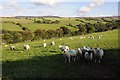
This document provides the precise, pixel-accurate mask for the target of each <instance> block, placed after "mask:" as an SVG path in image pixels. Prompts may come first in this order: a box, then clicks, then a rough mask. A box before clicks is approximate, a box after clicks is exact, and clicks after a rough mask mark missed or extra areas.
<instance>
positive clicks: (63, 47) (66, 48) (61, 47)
mask: <svg viewBox="0 0 120 80" xmlns="http://www.w3.org/2000/svg"><path fill="white" fill-rule="evenodd" d="M59 48H60V49H61V50H62V51H65V50H69V47H68V46H61V45H59Z"/></svg>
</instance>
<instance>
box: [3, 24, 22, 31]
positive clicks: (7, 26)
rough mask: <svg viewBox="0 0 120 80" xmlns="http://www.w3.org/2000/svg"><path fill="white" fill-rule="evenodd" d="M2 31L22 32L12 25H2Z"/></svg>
mask: <svg viewBox="0 0 120 80" xmlns="http://www.w3.org/2000/svg"><path fill="white" fill-rule="evenodd" d="M2 29H6V30H10V31H22V28H20V27H19V26H17V25H15V24H12V23H2Z"/></svg>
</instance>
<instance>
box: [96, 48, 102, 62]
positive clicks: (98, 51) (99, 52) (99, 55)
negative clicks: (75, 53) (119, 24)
mask: <svg viewBox="0 0 120 80" xmlns="http://www.w3.org/2000/svg"><path fill="white" fill-rule="evenodd" d="M103 55H104V51H103V50H102V49H101V48H95V49H94V59H95V62H97V61H98V62H99V63H100V61H101V59H102V57H103Z"/></svg>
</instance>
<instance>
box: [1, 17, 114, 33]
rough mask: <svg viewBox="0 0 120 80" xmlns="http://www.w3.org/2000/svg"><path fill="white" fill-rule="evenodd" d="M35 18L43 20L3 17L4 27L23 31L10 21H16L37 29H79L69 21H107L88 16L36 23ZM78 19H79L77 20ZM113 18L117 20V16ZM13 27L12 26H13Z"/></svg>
mask: <svg viewBox="0 0 120 80" xmlns="http://www.w3.org/2000/svg"><path fill="white" fill-rule="evenodd" d="M34 19H35V20H40V21H42V18H14V17H13V18H2V28H3V29H6V30H12V31H14V30H15V31H16V30H17V31H21V28H20V27H19V26H17V25H16V24H13V23H10V22H15V23H20V24H22V26H23V27H27V28H28V29H29V30H32V31H35V30H36V29H39V28H40V29H44V30H48V29H54V30H55V29H58V28H60V27H61V26H66V27H68V28H69V29H70V30H77V29H76V28H74V27H70V26H67V25H68V24H69V23H71V24H72V25H73V26H75V25H78V24H85V23H92V24H94V23H97V22H98V21H97V20H99V21H101V22H102V23H106V22H105V21H103V20H102V19H101V18H100V19H97V18H96V19H97V20H94V19H86V18H64V17H63V18H44V19H46V20H52V21H55V20H58V21H60V23H58V24H42V23H34ZM76 19H78V21H77V20H76ZM105 20H112V19H111V18H105ZM113 20H116V18H115V19H114V18H113ZM81 21H82V22H81ZM11 27H12V28H11Z"/></svg>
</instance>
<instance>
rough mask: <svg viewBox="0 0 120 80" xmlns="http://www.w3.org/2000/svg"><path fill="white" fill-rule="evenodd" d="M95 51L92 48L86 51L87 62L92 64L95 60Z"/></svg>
mask: <svg viewBox="0 0 120 80" xmlns="http://www.w3.org/2000/svg"><path fill="white" fill-rule="evenodd" d="M93 53H94V51H92V50H89V51H86V52H85V55H84V56H85V60H86V62H87V63H90V64H91V62H92V60H93Z"/></svg>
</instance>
